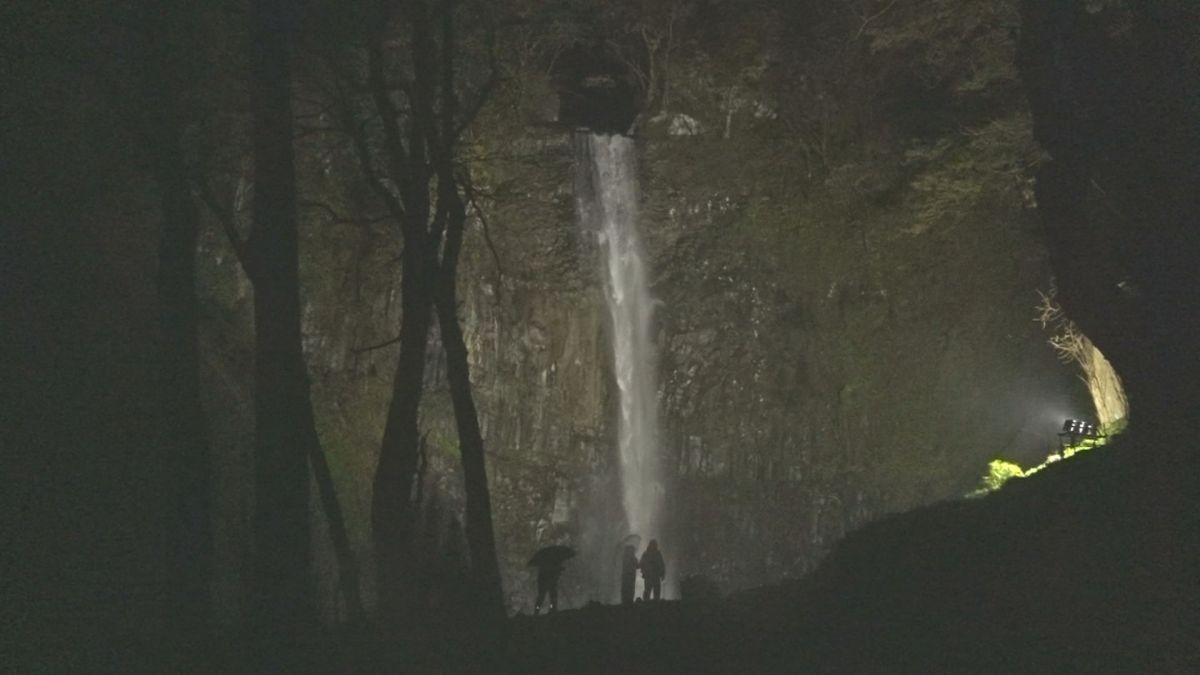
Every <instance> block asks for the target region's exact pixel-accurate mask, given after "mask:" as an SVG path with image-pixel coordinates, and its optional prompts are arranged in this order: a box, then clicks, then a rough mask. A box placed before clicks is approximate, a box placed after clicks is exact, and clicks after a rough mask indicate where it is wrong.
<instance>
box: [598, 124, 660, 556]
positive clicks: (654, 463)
mask: <svg viewBox="0 0 1200 675" xmlns="http://www.w3.org/2000/svg"><path fill="white" fill-rule="evenodd" d="M576 148H577V161H578V162H579V169H580V171H579V174H578V175H579V179H578V180H579V184H578V185H577V190H576V194H577V198H578V201H577V205H578V212H579V219H580V222H581V224H582V225H583V226H584V227H585V228H586V229H588V230H590V231H592V232H594V233H595V234H596V235H597V237H598V242H599V248H600V254H601V259H602V264H603V269H604V288H605V299H606V301H607V304H608V310H609V314H610V317H611V329H612V336H611V337H612V346H613V366H614V370H615V375H616V381H617V386H618V389H619V392H618V393H619V396H620V419H619V420H618V449H619V457H620V462H621V467H620V469H621V491H622V505H623V507H624V511H625V519H626V524H627V525H628V527H629V531H630V532H632V533H635V534H639V535H641V536H642V538H643V544H644V543H645V542H646V541H648V540H649V539H650V538H654V537H659V536H661V535H662V532H660V530H661V528H662V527H663V525H664V522H663V505H664V500H665V494H664V489H663V476H662V467H661V462H660V458H659V446H658V386H657V383H656V378H655V369H656V362H655V349H654V339H653V336H652V335H651V329H652V323H651V319H652V317H653V314H654V307H655V300H654V299H653V298H652V297H651V296H650V288H649V279H648V277H647V273H646V265H645V262H644V261H643V258H642V253H641V244H640V242H639V239H638V233H637V221H638V218H637V202H638V186H637V167H636V156H635V148H634V143H633V139H631V138H629V137H627V136H621V135H601V134H592V133H586V132H580V133H579V135H578V137H577V139H576Z"/></svg>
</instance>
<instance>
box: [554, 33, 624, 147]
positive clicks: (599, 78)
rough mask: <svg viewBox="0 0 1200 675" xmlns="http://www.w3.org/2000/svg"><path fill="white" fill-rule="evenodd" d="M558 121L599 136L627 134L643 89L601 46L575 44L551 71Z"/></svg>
mask: <svg viewBox="0 0 1200 675" xmlns="http://www.w3.org/2000/svg"><path fill="white" fill-rule="evenodd" d="M551 77H552V79H553V82H554V89H555V91H556V92H557V94H558V103H559V107H558V121H559V122H560V123H561V124H564V125H568V126H571V127H575V128H578V129H587V130H590V131H593V132H595V133H600V134H626V135H627V134H629V133H630V132H631V131H632V129H633V125H634V121H635V120H636V118H637V115H638V112H639V110H640V109H641V99H642V98H643V94H642V90H641V89H642V88H641V86H640V84H639V83H638V80H637V77H636V76H635V75H634V73H633V72H632V70H631V68H630V66H629V64H627V63H625V62H624V61H622V60H620V59H619V58H617V57H615V56H613V55H612V54H610V53H608V52H607V51H606V50H604V49H603V48H601V47H585V46H582V45H576V46H574V47H572V48H571V49H569V50H567V51H566V52H564V53H563V54H562V55H560V56H559V57H558V59H557V60H556V61H555V63H554V66H553V68H552V71H551Z"/></svg>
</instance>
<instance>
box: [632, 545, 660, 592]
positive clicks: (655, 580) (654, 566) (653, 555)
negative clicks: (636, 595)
mask: <svg viewBox="0 0 1200 675" xmlns="http://www.w3.org/2000/svg"><path fill="white" fill-rule="evenodd" d="M638 566H639V567H641V568H642V582H643V583H644V584H645V588H644V589H643V590H642V600H651V599H653V600H658V599H660V598H661V597H662V580H663V577H665V576H666V575H667V564H666V563H665V562H663V557H662V553H661V552H659V550H658V544H657V542H653V541H652V542H650V546H649V547H648V548H647V549H646V552H645V553H643V554H642V560H641V562H639V563H638Z"/></svg>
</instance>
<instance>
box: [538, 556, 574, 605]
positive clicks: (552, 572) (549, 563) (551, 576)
mask: <svg viewBox="0 0 1200 675" xmlns="http://www.w3.org/2000/svg"><path fill="white" fill-rule="evenodd" d="M573 557H575V551H574V550H572V549H571V547H569V546H562V545H559V546H547V547H546V548H543V549H541V550H539V551H538V552H537V553H534V554H533V557H532V558H530V559H529V566H530V567H536V568H537V570H538V576H537V602H536V603H534V605H533V614H534V616H536V615H537V614H538V613H539V612H541V611H542V603H543V602H545V600H546V597H547V596H549V597H550V611H551V612H556V611H558V577H559V576H561V575H562V573H563V561H565V560H567V559H569V558H573Z"/></svg>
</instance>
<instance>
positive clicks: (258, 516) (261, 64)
mask: <svg viewBox="0 0 1200 675" xmlns="http://www.w3.org/2000/svg"><path fill="white" fill-rule="evenodd" d="M294 12H295V9H294V8H293V7H292V6H291V5H290V3H288V2H286V0H258V1H257V2H255V3H254V4H253V6H252V8H251V30H250V39H251V76H252V92H253V99H254V100H253V109H254V158H255V160H254V173H255V195H254V230H253V232H252V234H251V236H250V241H249V253H250V258H251V261H252V267H253V269H254V274H253V282H254V327H255V363H254V376H255V382H254V394H255V415H256V419H255V449H256V456H255V535H256V539H255V577H254V578H255V596H256V597H255V601H256V602H255V610H256V611H255V619H256V628H257V630H258V631H259V633H260V635H262V636H263V637H268V636H270V637H268V639H270V638H271V637H275V636H278V637H279V638H283V640H280V641H275V640H272V642H273V643H274V644H273V646H274V647H276V648H278V649H281V650H289V648H290V647H289V646H288V644H287V643H288V641H290V640H294V639H295V637H296V634H297V629H299V628H302V627H306V626H308V625H311V624H312V623H314V622H315V613H314V603H313V597H312V596H313V593H312V587H311V584H310V578H309V556H310V545H311V542H310V533H309V511H308V494H309V485H308V458H309V457H310V456H311V455H312V454H313V453H314V452H320V449H319V447H316V446H317V436H316V432H315V429H314V425H313V415H312V404H311V401H310V399H309V386H308V377H307V373H306V371H305V366H304V356H303V353H302V350H301V343H300V288H299V259H298V254H299V251H298V247H299V242H298V235H297V225H296V220H297V217H296V192H295V188H296V186H295V167H294V157H293V149H292V110H291V87H290V63H289V61H290V54H289V51H290V49H289V48H290V40H289V32H290V30H291V28H292V25H293V20H294V16H293V14H294ZM294 646H295V645H294V644H293V645H291V647H294ZM287 656H288V654H287V652H286V651H281V652H280V653H278V654H272V655H268V656H267V658H269V659H274V658H276V657H278V658H284V659H286V658H287Z"/></svg>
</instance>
